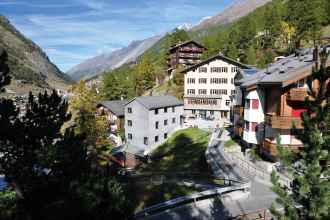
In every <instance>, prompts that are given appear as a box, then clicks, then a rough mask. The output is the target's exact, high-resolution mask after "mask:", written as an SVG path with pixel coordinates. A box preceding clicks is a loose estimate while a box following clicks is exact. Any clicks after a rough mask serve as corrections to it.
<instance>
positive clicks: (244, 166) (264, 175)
mask: <svg viewBox="0 0 330 220" xmlns="http://www.w3.org/2000/svg"><path fill="white" fill-rule="evenodd" d="M225 154H226V157H227V158H228V159H229V160H230V161H231V162H233V163H235V164H236V165H237V166H239V167H240V169H241V170H242V171H245V172H246V173H247V174H249V175H252V176H258V177H260V178H261V179H263V180H266V181H270V178H271V177H270V173H269V172H267V171H266V170H263V169H262V168H260V167H258V166H256V165H255V164H253V163H252V162H250V161H248V160H246V159H244V158H242V157H240V156H237V155H235V154H233V153H225ZM277 175H278V176H279V181H280V183H281V184H282V185H285V186H287V187H288V188H290V185H291V179H290V178H289V177H286V176H284V175H283V174H281V173H277Z"/></svg>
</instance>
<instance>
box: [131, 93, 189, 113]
mask: <svg viewBox="0 0 330 220" xmlns="http://www.w3.org/2000/svg"><path fill="white" fill-rule="evenodd" d="M133 101H137V102H139V103H141V104H142V105H143V106H145V107H146V108H147V109H148V110H152V109H157V108H164V107H174V106H180V105H183V102H182V101H180V100H178V99H177V98H175V97H174V96H169V95H164V96H140V97H136V98H134V99H132V100H131V101H129V102H128V103H127V104H126V105H128V104H129V103H131V102H133Z"/></svg>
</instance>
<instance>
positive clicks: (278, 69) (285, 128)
mask: <svg viewBox="0 0 330 220" xmlns="http://www.w3.org/2000/svg"><path fill="white" fill-rule="evenodd" d="M315 61H316V59H315V57H314V56H313V50H312V49H306V50H303V51H300V52H299V53H297V54H294V55H291V56H288V57H286V58H283V59H281V60H279V61H277V62H275V63H273V64H271V65H270V66H269V67H268V68H266V69H263V70H260V71H258V72H256V73H255V74H253V75H250V76H246V77H244V78H243V79H241V80H240V81H239V82H238V83H237V85H239V87H237V88H238V90H239V91H238V92H239V93H241V94H242V95H241V96H240V97H237V98H240V100H237V105H236V106H235V107H234V112H235V115H236V116H235V118H236V120H234V133H235V135H236V136H240V137H241V138H242V140H243V141H244V143H246V144H247V145H249V146H254V145H257V146H259V151H260V153H261V154H263V155H264V156H266V157H268V158H269V159H271V160H276V158H277V155H278V152H277V141H278V140H279V141H280V143H281V144H282V145H283V146H284V147H287V148H290V149H291V150H293V151H298V150H299V148H300V147H302V146H303V143H301V141H300V140H298V138H297V134H299V133H300V132H301V129H303V124H302V120H301V118H300V115H301V113H302V112H304V111H306V109H307V108H306V106H305V105H304V101H305V98H306V97H307V96H308V92H309V89H310V87H309V86H308V84H310V85H311V89H314V88H317V87H318V82H317V81H313V82H312V81H311V77H310V76H311V73H312V69H313V67H314V66H315V63H316V62H315ZM327 65H328V66H329V65H330V60H328V63H327ZM242 131H243V132H242Z"/></svg>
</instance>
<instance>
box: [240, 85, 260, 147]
mask: <svg viewBox="0 0 330 220" xmlns="http://www.w3.org/2000/svg"><path fill="white" fill-rule="evenodd" d="M244 99H245V100H246V99H256V100H258V101H259V107H258V109H252V102H250V108H245V106H244V121H247V122H249V126H250V129H249V130H246V129H244V132H243V140H244V141H246V142H247V143H250V144H260V142H261V141H262V139H263V138H262V136H263V133H264V121H265V115H264V92H263V91H262V90H252V91H250V92H248V93H247V94H246V96H245V97H244ZM251 122H256V123H257V124H258V130H257V132H254V131H252V130H251ZM244 127H245V123H244Z"/></svg>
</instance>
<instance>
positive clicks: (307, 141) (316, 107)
mask: <svg viewBox="0 0 330 220" xmlns="http://www.w3.org/2000/svg"><path fill="white" fill-rule="evenodd" d="M321 57H322V58H321V60H322V61H321V66H320V68H318V69H315V70H314V71H313V74H312V81H314V82H319V84H320V85H319V87H317V88H312V85H311V83H310V84H309V87H310V91H312V92H310V94H309V95H310V98H308V99H307V100H306V101H305V102H306V106H307V112H305V113H303V114H302V116H301V118H302V120H303V125H304V129H303V131H302V133H301V134H300V135H298V138H299V139H300V140H301V141H302V143H303V144H304V146H303V147H302V148H301V150H300V153H299V154H298V155H293V154H292V153H291V152H290V151H288V150H286V149H285V148H282V147H281V146H280V145H279V152H280V155H281V156H280V157H281V159H282V161H283V162H284V163H285V164H286V165H287V166H288V168H289V170H291V171H292V173H293V186H292V192H291V193H290V192H289V191H288V190H287V189H285V188H283V187H281V185H280V184H279V178H278V176H277V175H276V174H275V173H273V174H272V182H273V190H274V192H275V193H276V194H277V195H278V198H277V199H276V202H277V203H278V204H279V205H280V206H281V207H283V208H284V212H283V213H282V212H281V211H277V210H276V208H275V206H273V207H272V209H271V211H272V213H273V214H274V215H275V216H277V217H278V218H279V219H292V220H295V219H311V220H314V219H315V220H318V219H329V218H330V181H329V179H328V178H329V176H330V167H329V164H330V152H329V151H330V84H329V80H330V67H326V61H327V59H328V57H329V54H327V53H326V52H325V51H323V52H322V54H321ZM278 143H279V141H278ZM293 164H296V165H297V164H298V165H299V166H294V165H293Z"/></svg>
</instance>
